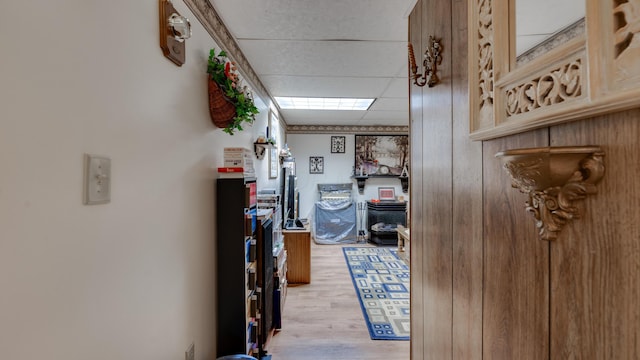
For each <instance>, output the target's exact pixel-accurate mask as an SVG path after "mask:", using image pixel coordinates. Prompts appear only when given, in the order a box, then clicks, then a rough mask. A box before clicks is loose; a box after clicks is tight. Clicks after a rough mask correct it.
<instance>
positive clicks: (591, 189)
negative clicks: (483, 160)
mask: <svg viewBox="0 0 640 360" xmlns="http://www.w3.org/2000/svg"><path fill="white" fill-rule="evenodd" d="M496 156H499V157H502V158H503V160H504V168H505V169H506V170H507V172H508V173H509V175H510V176H511V181H512V182H511V186H513V187H514V188H517V189H518V190H520V191H521V192H523V193H525V194H527V195H529V199H528V200H527V201H526V203H525V205H526V209H527V211H529V212H531V213H532V214H533V216H534V218H535V219H536V226H537V227H538V229H540V230H539V232H538V234H539V236H540V239H542V240H555V239H556V238H557V237H558V233H559V232H560V230H562V228H563V226H564V225H565V224H566V223H567V222H569V221H571V220H572V219H578V218H580V209H579V208H578V207H577V206H576V201H577V200H581V199H584V198H585V197H586V196H587V195H591V194H595V193H596V192H597V190H596V187H595V184H596V183H598V182H599V181H600V179H602V176H603V175H604V163H603V157H604V152H603V151H602V150H601V149H600V148H599V147H595V146H588V147H575V148H572V147H555V148H553V147H552V148H548V147H547V148H537V149H519V150H508V151H503V152H499V153H498V154H496Z"/></svg>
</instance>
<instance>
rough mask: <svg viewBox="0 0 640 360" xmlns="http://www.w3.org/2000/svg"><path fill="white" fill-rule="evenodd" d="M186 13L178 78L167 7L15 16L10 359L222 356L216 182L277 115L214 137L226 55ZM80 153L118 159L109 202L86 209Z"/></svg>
mask: <svg viewBox="0 0 640 360" xmlns="http://www.w3.org/2000/svg"><path fill="white" fill-rule="evenodd" d="M174 5H175V6H176V8H177V9H178V10H179V11H180V12H181V13H182V14H183V15H186V16H187V17H189V18H190V19H191V21H192V24H193V37H192V38H191V39H189V40H188V41H187V54H186V58H187V60H186V61H187V62H186V64H185V65H183V66H182V67H178V66H176V65H174V64H173V63H172V62H170V61H169V60H168V59H166V58H165V57H164V56H163V55H162V51H161V49H160V47H159V40H158V2H157V1H156V0H153V1H128V0H112V1H72V0H60V1H55V2H48V1H35V2H34V1H9V2H4V3H3V12H4V13H5V14H6V16H3V20H2V21H1V22H0V33H1V34H3V36H1V37H0V48H1V49H2V66H0V79H1V84H2V85H1V86H0V111H1V115H0V293H1V295H0V358H1V359H12V360H20V359H29V360H31V359H65V360H73V359H78V360H79V359H93V360H98V359H105V360H106V359H109V360H113V359H136V360H137V359H154V360H159V359H174V360H175V359H183V358H184V351H185V350H186V349H187V347H188V345H189V344H190V343H191V342H192V341H193V342H195V347H196V358H197V359H213V358H215V318H216V317H215V296H216V294H215V289H214V285H215V223H214V219H215V211H214V209H215V192H214V190H215V183H214V179H215V172H214V168H215V167H217V166H219V165H220V164H221V163H222V149H223V147H225V146H246V147H249V148H251V146H252V143H253V140H254V139H255V137H256V135H257V133H258V132H263V131H264V128H265V127H266V121H267V112H268V111H267V110H266V108H267V105H265V104H264V103H263V102H259V107H260V110H261V111H262V112H261V114H260V115H259V116H258V123H257V124H256V125H255V126H254V127H253V128H251V129H249V130H245V132H243V133H240V134H237V135H234V136H229V135H227V134H225V133H223V132H222V130H220V129H217V128H215V127H214V126H213V125H211V123H210V120H209V114H208V107H207V94H206V89H207V87H206V80H205V79H206V74H205V71H206V58H207V55H208V51H209V49H210V48H211V47H213V46H216V45H215V44H214V42H213V41H212V40H211V38H210V36H209V35H208V34H207V33H206V32H205V31H204V30H203V28H202V27H201V26H200V24H199V23H198V22H197V21H196V19H195V17H194V16H193V14H192V13H191V12H190V11H189V10H188V9H187V7H186V6H185V5H184V4H183V3H182V2H180V1H175V2H174ZM216 47H217V46H216ZM218 48H219V47H218ZM84 153H93V154H101V155H106V156H108V157H110V158H111V160H112V199H111V203H109V204H105V205H94V206H85V205H82V181H83V154H84ZM256 163H257V170H258V171H259V173H260V174H264V176H263V178H267V176H266V166H267V165H266V161H257V162H256ZM265 186H266V185H265Z"/></svg>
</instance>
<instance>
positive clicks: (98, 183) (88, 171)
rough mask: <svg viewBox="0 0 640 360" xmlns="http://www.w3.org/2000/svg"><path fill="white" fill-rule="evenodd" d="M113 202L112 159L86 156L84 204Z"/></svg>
mask: <svg viewBox="0 0 640 360" xmlns="http://www.w3.org/2000/svg"><path fill="white" fill-rule="evenodd" d="M110 201H111V159H109V158H108V157H105V156H98V155H90V154H85V155H84V203H85V205H96V204H106V203H108V202H110Z"/></svg>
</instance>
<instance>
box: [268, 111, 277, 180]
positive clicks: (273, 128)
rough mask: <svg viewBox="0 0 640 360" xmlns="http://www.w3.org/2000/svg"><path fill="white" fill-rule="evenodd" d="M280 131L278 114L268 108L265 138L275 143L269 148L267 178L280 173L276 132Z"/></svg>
mask: <svg viewBox="0 0 640 360" xmlns="http://www.w3.org/2000/svg"><path fill="white" fill-rule="evenodd" d="M279 132H280V120H279V119H278V115H277V114H276V113H275V112H274V111H273V110H269V126H268V127H267V138H271V139H273V140H275V144H273V145H272V146H271V148H269V179H277V178H278V174H279V173H280V158H279V156H278V133H279Z"/></svg>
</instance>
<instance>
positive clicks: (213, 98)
mask: <svg viewBox="0 0 640 360" xmlns="http://www.w3.org/2000/svg"><path fill="white" fill-rule="evenodd" d="M207 73H208V74H209V76H208V78H209V80H208V82H209V84H208V89H209V114H210V115H211V122H213V124H214V125H215V126H217V127H219V128H222V129H223V131H224V132H226V133H227V134H229V135H233V134H234V132H235V131H242V130H243V125H245V124H249V125H251V124H253V122H254V121H255V115H256V114H257V113H258V108H257V107H256V106H255V104H254V103H253V96H252V94H251V92H250V91H249V90H248V89H247V87H246V86H243V85H242V84H241V82H240V77H239V76H238V74H237V73H236V67H235V65H234V63H232V62H230V61H229V60H228V59H227V54H226V53H225V52H224V51H220V53H219V54H218V55H216V52H215V49H211V51H210V52H209V62H208V64H207Z"/></svg>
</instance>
